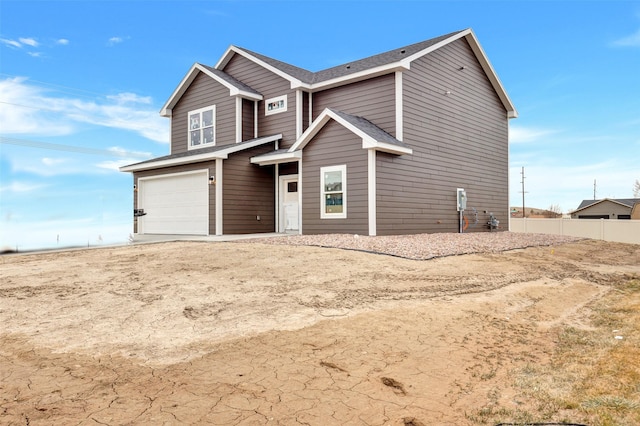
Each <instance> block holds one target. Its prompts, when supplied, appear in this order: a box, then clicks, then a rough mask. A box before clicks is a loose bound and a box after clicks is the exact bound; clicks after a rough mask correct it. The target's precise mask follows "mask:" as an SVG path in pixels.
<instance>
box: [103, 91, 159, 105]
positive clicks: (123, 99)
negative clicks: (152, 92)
mask: <svg viewBox="0 0 640 426" xmlns="http://www.w3.org/2000/svg"><path fill="white" fill-rule="evenodd" d="M107 99H111V100H113V101H115V102H117V103H118V104H126V103H139V104H151V102H152V99H151V97H150V96H138V95H136V94H135V93H130V92H124V93H119V94H117V95H110V96H107Z"/></svg>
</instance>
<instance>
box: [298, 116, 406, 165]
mask: <svg viewBox="0 0 640 426" xmlns="http://www.w3.org/2000/svg"><path fill="white" fill-rule="evenodd" d="M330 120H335V121H337V122H338V123H339V124H340V125H342V126H343V127H345V128H347V129H348V130H350V131H351V132H353V133H355V134H356V135H358V136H360V137H361V138H362V148H364V149H369V148H373V149H375V150H377V151H384V152H389V153H391V154H397V155H402V154H413V150H412V149H411V147H409V145H407V144H406V143H404V142H401V141H399V140H398V139H396V138H394V137H393V136H391V135H390V134H389V133H387V132H385V131H384V130H382V129H381V128H379V127H378V126H376V125H375V124H373V123H372V122H370V121H369V120H367V119H366V118H363V117H358V116H355V115H351V114H347V113H345V112H342V111H338V110H335V109H331V108H325V110H324V111H322V113H321V114H320V115H319V116H318V118H316V119H315V120H314V121H313V123H312V124H311V126H309V128H308V129H307V130H305V132H304V133H303V134H302V135H301V136H300V138H299V139H298V140H297V141H296V143H294V144H293V145H292V146H291V148H289V152H295V151H299V150H301V149H304V147H305V146H307V144H308V143H309V142H311V140H312V139H313V137H314V136H315V135H317V134H318V132H319V131H320V130H321V129H322V128H323V127H324V125H325V124H327V123H328V122H329V121H330Z"/></svg>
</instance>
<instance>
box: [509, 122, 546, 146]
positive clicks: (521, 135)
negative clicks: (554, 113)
mask: <svg viewBox="0 0 640 426" xmlns="http://www.w3.org/2000/svg"><path fill="white" fill-rule="evenodd" d="M554 133H557V131H555V130H551V129H539V128H535V127H520V126H511V127H510V128H509V142H510V143H529V142H537V141H540V140H543V139H544V138H545V137H547V136H549V135H552V134H554Z"/></svg>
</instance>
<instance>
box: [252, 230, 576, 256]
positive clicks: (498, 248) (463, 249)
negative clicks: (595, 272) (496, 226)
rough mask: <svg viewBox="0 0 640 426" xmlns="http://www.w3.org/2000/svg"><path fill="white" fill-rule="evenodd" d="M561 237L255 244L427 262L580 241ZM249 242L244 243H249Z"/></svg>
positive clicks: (335, 238)
mask: <svg viewBox="0 0 640 426" xmlns="http://www.w3.org/2000/svg"><path fill="white" fill-rule="evenodd" d="M581 239H582V238H577V237H569V236H562V235H548V234H530V233H515V232H484V233H480V232H476V233H469V234H452V233H446V234H445V233H442V234H415V235H391V236H376V237H369V236H362V235H352V234H322V235H291V236H287V237H274V238H266V239H260V240H256V242H260V243H264V244H286V245H298V246H318V247H333V248H340V249H346V250H359V251H365V252H369V253H379V254H385V255H389V256H397V257H402V258H405V259H413V260H426V259H433V258H436V257H445V256H456V255H461V254H470V253H498V252H502V251H506V250H514V249H520V248H526V247H537V246H551V245H558V244H565V243H570V242H574V241H579V240H581ZM247 241H248V240H244V242H247Z"/></svg>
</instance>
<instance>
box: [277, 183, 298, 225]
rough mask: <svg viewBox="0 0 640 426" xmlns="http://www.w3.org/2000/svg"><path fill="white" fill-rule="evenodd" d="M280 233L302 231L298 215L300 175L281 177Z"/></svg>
mask: <svg viewBox="0 0 640 426" xmlns="http://www.w3.org/2000/svg"><path fill="white" fill-rule="evenodd" d="M279 205H280V232H297V231H298V229H300V226H299V223H300V217H299V213H298V211H299V210H298V175H286V176H280V202H279Z"/></svg>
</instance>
